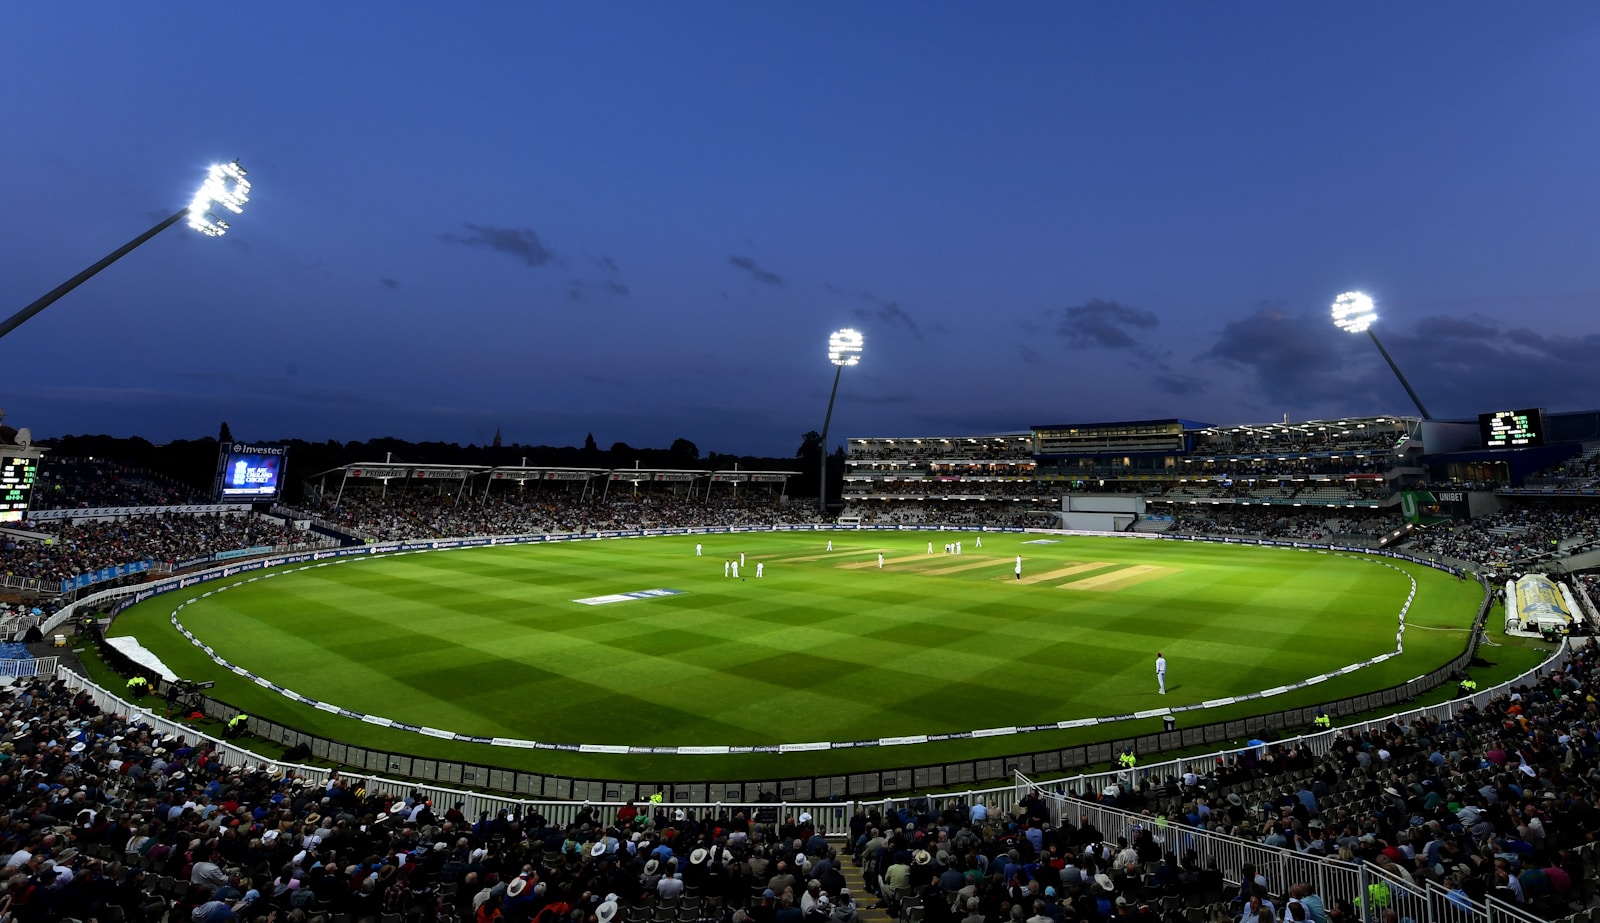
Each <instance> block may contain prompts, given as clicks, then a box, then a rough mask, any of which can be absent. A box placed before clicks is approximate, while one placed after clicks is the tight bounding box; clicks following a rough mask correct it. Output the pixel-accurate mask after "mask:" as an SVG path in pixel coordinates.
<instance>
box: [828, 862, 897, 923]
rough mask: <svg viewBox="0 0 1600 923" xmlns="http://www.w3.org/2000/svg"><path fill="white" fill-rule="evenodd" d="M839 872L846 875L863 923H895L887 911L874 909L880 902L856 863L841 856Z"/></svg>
mask: <svg viewBox="0 0 1600 923" xmlns="http://www.w3.org/2000/svg"><path fill="white" fill-rule="evenodd" d="M839 858H840V862H839V871H840V872H843V873H844V881H845V884H846V885H848V886H849V888H850V896H851V897H853V898H855V902H856V913H857V914H858V915H859V916H860V917H861V923H895V920H894V918H893V917H891V916H889V912H888V911H887V910H882V909H872V905H873V904H876V903H877V902H878V899H877V897H875V896H874V895H873V894H872V893H871V892H870V891H868V890H867V886H866V884H865V882H864V881H863V879H862V877H861V869H859V868H857V867H856V864H855V862H853V861H851V860H849V859H846V858H845V857H844V856H842V855H841V856H840V857H839Z"/></svg>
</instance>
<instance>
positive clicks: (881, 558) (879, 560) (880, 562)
mask: <svg viewBox="0 0 1600 923" xmlns="http://www.w3.org/2000/svg"><path fill="white" fill-rule="evenodd" d="M878 569H879V570H883V552H881V551H880V552H878Z"/></svg>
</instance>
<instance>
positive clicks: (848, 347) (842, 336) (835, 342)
mask: <svg viewBox="0 0 1600 923" xmlns="http://www.w3.org/2000/svg"><path fill="white" fill-rule="evenodd" d="M862 342H863V339H862V336H861V331H859V330H852V329H851V328H849V327H845V328H844V329H842V330H835V331H834V332H833V333H831V334H829V335H828V361H829V362H832V363H833V364H834V366H835V368H834V370H833V392H832V393H831V394H829V395H828V415H827V416H825V417H823V418H822V442H821V446H820V447H821V449H822V457H821V458H820V459H818V462H819V464H818V465H817V511H818V512H819V513H822V514H823V515H824V516H826V515H827V513H828V424H830V423H832V422H833V401H834V399H835V398H837V397H838V396H839V376H841V375H843V374H844V370H845V367H846V366H850V365H855V364H856V363H858V362H860V361H861V344H862ZM889 441H890V442H891V443H892V442H893V441H894V440H892V439H891V440H889Z"/></svg>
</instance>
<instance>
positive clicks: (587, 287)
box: [567, 279, 629, 301]
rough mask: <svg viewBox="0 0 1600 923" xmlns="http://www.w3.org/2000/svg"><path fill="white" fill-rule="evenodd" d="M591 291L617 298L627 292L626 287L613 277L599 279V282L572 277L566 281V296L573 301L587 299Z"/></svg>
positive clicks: (626, 294) (624, 296)
mask: <svg viewBox="0 0 1600 923" xmlns="http://www.w3.org/2000/svg"><path fill="white" fill-rule="evenodd" d="M593 291H598V292H600V293H601V294H606V295H613V296H615V297H617V298H626V297H628V294H629V289H628V287H627V286H626V285H623V284H622V283H621V282H618V281H617V280H615V279H601V280H600V281H599V282H585V281H584V280H582V279H573V280H571V281H570V282H568V283H567V297H568V298H569V299H571V300H573V301H588V300H589V299H588V293H589V292H593Z"/></svg>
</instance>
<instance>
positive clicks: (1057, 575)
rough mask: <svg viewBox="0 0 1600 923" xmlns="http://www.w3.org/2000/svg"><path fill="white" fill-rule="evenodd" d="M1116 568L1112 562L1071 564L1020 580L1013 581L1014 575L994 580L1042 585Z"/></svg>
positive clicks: (1025, 574)
mask: <svg viewBox="0 0 1600 923" xmlns="http://www.w3.org/2000/svg"><path fill="white" fill-rule="evenodd" d="M1116 566H1117V564H1116V563H1115V562H1113V561H1090V562H1088V563H1086V564H1072V565H1070V566H1068V567H1063V568H1060V569H1059V570H1051V571H1045V572H1044V573H1042V574H1027V573H1024V574H1023V575H1022V579H1021V580H1017V579H1015V574H1013V575H1012V576H1011V577H996V578H995V579H996V580H1007V581H1010V582H1011V583H1017V584H1021V585H1022V586H1030V585H1032V584H1035V583H1044V582H1045V581H1046V580H1060V579H1061V578H1062V577H1071V576H1073V575H1074V574H1081V573H1084V572H1085V571H1091V570H1099V569H1101V568H1102V567H1116Z"/></svg>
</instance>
